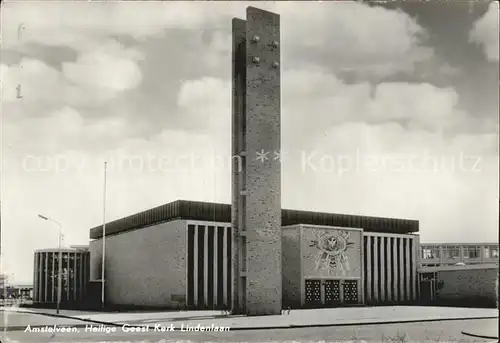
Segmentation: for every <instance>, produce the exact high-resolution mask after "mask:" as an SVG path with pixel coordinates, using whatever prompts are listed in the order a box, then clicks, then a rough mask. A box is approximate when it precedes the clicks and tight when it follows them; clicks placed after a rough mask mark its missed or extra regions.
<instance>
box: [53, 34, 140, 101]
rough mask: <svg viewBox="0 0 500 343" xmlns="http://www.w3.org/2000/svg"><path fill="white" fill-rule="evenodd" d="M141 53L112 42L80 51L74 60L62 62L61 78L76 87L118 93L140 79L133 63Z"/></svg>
mask: <svg viewBox="0 0 500 343" xmlns="http://www.w3.org/2000/svg"><path fill="white" fill-rule="evenodd" d="M140 58H141V55H140V53H138V52H137V51H134V50H131V49H128V50H127V49H123V48H122V47H120V46H119V44H118V43H117V42H116V41H115V42H113V41H110V42H108V45H107V46H104V47H103V46H100V47H99V48H97V49H92V50H91V51H87V52H84V53H83V54H81V55H80V56H79V57H78V60H77V61H76V62H74V63H69V62H67V63H64V64H63V66H62V71H63V74H64V75H65V77H66V78H67V79H68V80H69V81H71V82H73V83H74V84H77V85H79V86H80V87H84V88H90V89H94V90H96V91H98V92H100V91H105V92H121V91H125V90H129V89H134V88H136V87H137V86H138V85H139V84H140V82H141V77H142V75H141V70H140V69H139V66H138V65H137V63H136V60H137V59H140Z"/></svg>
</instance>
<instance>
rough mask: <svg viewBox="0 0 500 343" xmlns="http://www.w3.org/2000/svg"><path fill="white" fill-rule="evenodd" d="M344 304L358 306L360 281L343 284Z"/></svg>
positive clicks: (349, 281)
mask: <svg viewBox="0 0 500 343" xmlns="http://www.w3.org/2000/svg"><path fill="white" fill-rule="evenodd" d="M342 286H343V290H342V291H343V292H342V293H343V299H342V300H343V303H344V304H346V305H347V304H357V303H358V302H359V299H358V280H344V283H343V285H342Z"/></svg>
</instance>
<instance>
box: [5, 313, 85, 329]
mask: <svg viewBox="0 0 500 343" xmlns="http://www.w3.org/2000/svg"><path fill="white" fill-rule="evenodd" d="M27 324H32V325H81V324H84V323H83V322H82V321H80V320H75V319H69V318H57V317H51V316H44V315H36V314H31V313H17V312H5V311H0V327H6V326H9V327H18V326H24V325H27Z"/></svg>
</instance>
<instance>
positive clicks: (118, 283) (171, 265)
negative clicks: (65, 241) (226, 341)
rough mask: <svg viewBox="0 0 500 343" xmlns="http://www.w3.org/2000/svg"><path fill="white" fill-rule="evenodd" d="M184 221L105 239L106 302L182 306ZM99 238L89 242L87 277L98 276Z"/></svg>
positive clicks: (184, 253) (184, 281)
mask: <svg viewBox="0 0 500 343" xmlns="http://www.w3.org/2000/svg"><path fill="white" fill-rule="evenodd" d="M186 250H187V246H186V221H185V220H177V221H171V222H166V223H162V224H159V225H155V226H150V227H147V228H144V229H141V230H134V231H129V232H125V233H122V234H118V235H114V236H110V237H108V238H106V265H105V271H106V272H105V280H106V299H107V304H112V305H133V306H158V307H171V308H183V307H184V306H185V303H184V302H185V300H184V301H182V298H184V299H185V297H186V266H187V261H186ZM101 252H102V239H99V240H94V241H91V242H90V254H91V274H92V276H91V279H98V278H100V277H101V276H100V269H101V268H100V263H101V256H102V255H101Z"/></svg>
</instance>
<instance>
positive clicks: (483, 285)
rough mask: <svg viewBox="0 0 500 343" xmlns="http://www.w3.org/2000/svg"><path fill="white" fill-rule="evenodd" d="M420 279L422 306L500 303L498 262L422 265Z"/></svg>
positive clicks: (482, 305) (488, 304)
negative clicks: (499, 296)
mask: <svg viewBox="0 0 500 343" xmlns="http://www.w3.org/2000/svg"><path fill="white" fill-rule="evenodd" d="M419 279H420V280H419V284H420V285H419V300H420V303H421V304H423V305H424V304H428V305H434V306H436V305H437V306H439V305H451V306H470V307H495V306H498V298H497V297H498V288H497V287H498V263H497V264H493V263H477V264H469V265H464V264H463V263H462V264H461V265H440V266H437V267H421V268H420V269H419Z"/></svg>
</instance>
